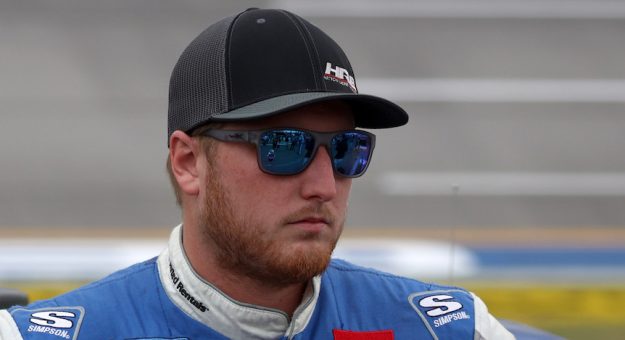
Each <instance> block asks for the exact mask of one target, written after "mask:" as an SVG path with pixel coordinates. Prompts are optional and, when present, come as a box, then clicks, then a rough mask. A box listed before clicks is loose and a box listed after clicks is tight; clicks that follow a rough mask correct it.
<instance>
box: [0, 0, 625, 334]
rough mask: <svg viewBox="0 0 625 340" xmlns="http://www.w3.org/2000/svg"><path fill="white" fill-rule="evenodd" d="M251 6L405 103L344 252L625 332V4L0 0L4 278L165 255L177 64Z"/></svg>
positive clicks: (503, 309)
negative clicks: (272, 12)
mask: <svg viewBox="0 0 625 340" xmlns="http://www.w3.org/2000/svg"><path fill="white" fill-rule="evenodd" d="M249 7H261V8H283V9H287V10H290V11H292V12H294V13H297V14H299V15H301V16H303V17H305V18H307V19H308V20H309V21H311V22H312V23H313V24H315V25H317V26H319V27H321V28H322V29H323V30H324V31H326V32H327V33H328V34H329V35H330V36H332V37H333V38H334V39H335V40H336V41H337V42H339V44H340V45H341V46H342V47H343V49H344V50H345V51H346V53H347V55H348V56H349V58H350V60H351V62H352V66H353V68H354V70H355V73H356V75H355V77H356V81H357V84H358V87H359V90H360V92H361V93H370V94H375V95H380V96H383V97H386V98H388V99H390V100H393V101H395V102H397V103H399V104H400V105H401V106H402V107H404V108H405V109H406V110H407V111H408V112H409V114H410V116H411V117H410V122H409V124H408V125H407V126H405V127H402V128H399V129H393V130H378V131H373V132H374V133H376V135H377V136H378V138H377V140H378V142H377V145H376V153H375V154H374V158H373V163H372V165H371V166H370V168H369V171H368V173H367V175H366V176H364V177H363V178H361V179H357V180H355V181H354V186H353V190H352V198H351V202H350V212H349V219H348V222H347V226H346V233H345V234H346V241H345V242H344V244H342V246H341V248H339V250H338V251H337V256H338V255H341V256H343V257H348V258H351V259H353V260H354V261H356V262H358V261H360V262H362V263H363V264H365V265H367V264H370V265H372V266H375V265H376V264H375V263H373V262H375V261H373V262H369V263H368V262H367V261H368V260H372V259H380V258H382V259H386V260H388V261H391V262H392V261H395V260H396V259H397V258H402V259H406V258H408V259H409V260H408V262H402V263H399V264H398V265H397V270H398V271H400V272H402V273H403V274H405V275H411V276H415V277H419V278H421V279H426V280H430V279H431V280H436V281H442V282H447V283H452V284H457V285H462V286H465V287H468V288H470V289H472V290H474V291H475V292H477V293H478V294H479V295H481V296H482V297H483V298H484V300H486V302H487V304H488V305H489V307H490V309H491V311H492V312H493V313H494V314H495V315H496V316H498V317H501V318H505V319H512V320H516V321H521V322H524V323H527V324H530V325H532V326H535V327H539V328H543V329H547V330H549V331H552V332H554V333H556V334H559V335H562V336H565V337H567V338H570V339H585V338H589V337H593V338H602V339H620V338H622V334H623V331H625V311H624V310H623V308H622V305H623V303H625V156H624V154H625V153H624V151H623V150H624V148H625V133H624V131H625V63H624V62H623V60H624V57H625V2H623V1H608V0H601V1H590V0H586V1H582V0H544V1H512V0H509V1H506V0H500V1H495V0H475V1H467V0H453V1H452V0H441V1H426V0H416V1H399V0H389V1H373V0H371V1H369V0H362V1H356V0H344V1H327V0H317V1H303V0H301V1H241V0H236V1H205V0H184V1H176V2H171V1H152V0H150V1H148V0H133V1H127V0H123V1H122V0H114V1H113V0H111V1H95V0H58V1H43V0H40V1H36V0H30V1H10V0H0V103H1V104H2V109H1V110H0V145H2V147H0V162H1V167H0V286H7V287H14V288H19V289H22V290H24V291H27V292H28V293H29V294H30V297H31V300H34V299H39V298H44V297H47V296H50V295H52V294H57V293H59V292H61V291H64V290H67V289H70V288H72V287H75V286H76V285H78V284H81V283H83V282H86V281H89V280H93V279H95V278H97V277H101V275H104V273H105V272H106V271H109V270H114V269H116V268H118V267H120V266H122V264H124V263H126V262H128V263H132V262H135V261H136V260H143V259H147V258H149V257H151V256H154V255H156V254H158V252H159V251H160V249H162V247H163V246H164V240H165V239H166V238H167V235H168V233H169V231H170V229H171V228H172V227H173V226H174V225H176V224H178V223H179V220H180V212H179V210H178V208H177V207H176V205H175V198H174V196H173V194H172V193H171V189H170V187H169V183H168V179H167V175H166V172H165V160H166V156H167V137H166V115H167V95H168V81H169V76H170V73H171V70H172V68H173V66H174V64H175V63H176V61H177V58H178V56H179V55H180V53H181V52H182V51H183V49H184V48H185V47H186V46H187V44H188V43H189V42H190V41H191V40H192V39H193V38H194V37H195V36H196V35H197V34H199V33H200V32H201V31H202V30H204V29H205V28H206V27H207V26H208V25H209V24H211V23H213V22H215V21H217V20H219V19H221V18H223V17H225V16H229V15H233V14H236V13H237V12H240V11H242V10H244V9H246V8H249ZM372 238H375V239H377V240H384V242H391V243H384V242H378V246H376V245H375V242H374V243H373V244H372V243H367V242H369V241H370V240H371V239H372ZM398 239H401V240H403V241H404V243H401V244H400V243H393V242H398V241H397V240H398ZM380 244H382V245H385V246H384V247H380V246H379V245H380ZM363 249H364V250H365V252H363V251H362V250H363ZM398 249H400V250H401V251H402V252H397V251H396V252H392V251H393V250H398ZM372 254H373V255H372ZM410 261H412V262H410ZM388 263H389V262H386V263H382V265H383V266H387V267H388ZM394 263H396V264H397V262H394Z"/></svg>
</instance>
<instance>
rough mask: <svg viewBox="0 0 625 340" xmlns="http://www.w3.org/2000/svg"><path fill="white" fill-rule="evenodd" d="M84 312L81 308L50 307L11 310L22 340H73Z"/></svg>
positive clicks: (76, 335)
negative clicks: (32, 338)
mask: <svg viewBox="0 0 625 340" xmlns="http://www.w3.org/2000/svg"><path fill="white" fill-rule="evenodd" d="M84 314H85V311H84V309H83V308H82V307H51V308H42V309H35V310H28V309H23V308H16V309H13V310H11V316H12V317H13V319H15V322H16V323H17V325H18V327H19V328H20V331H21V333H22V334H23V335H24V339H25V340H27V339H30V338H31V337H35V336H36V337H37V339H44V338H43V337H42V335H47V337H45V339H67V340H75V339H76V338H77V337H78V332H79V330H80V326H81V324H82V319H83V316H84Z"/></svg>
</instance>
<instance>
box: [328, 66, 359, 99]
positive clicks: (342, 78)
mask: <svg viewBox="0 0 625 340" xmlns="http://www.w3.org/2000/svg"><path fill="white" fill-rule="evenodd" d="M323 79H325V80H329V81H333V82H336V83H339V84H341V85H343V86H347V87H349V89H350V90H351V91H352V92H354V93H358V89H357V88H356V80H355V79H354V77H352V76H351V75H350V74H349V71H347V70H346V69H344V68H342V67H340V66H332V64H331V63H326V71H325V73H324V74H323Z"/></svg>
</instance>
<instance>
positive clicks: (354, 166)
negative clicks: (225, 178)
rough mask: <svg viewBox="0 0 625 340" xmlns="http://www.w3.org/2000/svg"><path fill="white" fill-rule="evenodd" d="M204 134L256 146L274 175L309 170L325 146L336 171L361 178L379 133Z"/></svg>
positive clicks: (273, 131) (263, 165)
mask: <svg viewBox="0 0 625 340" xmlns="http://www.w3.org/2000/svg"><path fill="white" fill-rule="evenodd" d="M200 135H201V136H208V137H213V138H215V139H217V140H220V141H223V142H245V143H252V144H255V145H256V149H257V150H258V157H257V158H258V166H259V167H260V169H261V170H262V171H264V172H266V173H269V174H272V175H295V174H299V173H300V172H302V171H304V170H306V168H307V167H308V166H309V165H310V163H311V161H312V160H313V159H314V158H315V154H316V153H317V149H318V148H319V146H320V145H324V146H325V147H326V150H328V154H329V155H330V158H331V159H332V169H333V170H334V173H335V174H339V175H340V176H343V177H350V178H352V177H360V176H362V174H364V173H365V171H366V170H367V167H368V166H369V162H370V160H371V154H372V153H373V148H374V147H375V135H373V134H371V133H369V132H366V131H361V130H347V131H337V132H316V131H308V130H302V129H295V128H275V129H267V130H257V131H232V130H218V129H210V130H207V131H205V132H202V133H200Z"/></svg>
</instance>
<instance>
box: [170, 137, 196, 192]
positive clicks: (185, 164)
mask: <svg viewBox="0 0 625 340" xmlns="http://www.w3.org/2000/svg"><path fill="white" fill-rule="evenodd" d="M199 151H200V145H199V142H198V141H197V139H194V138H191V137H190V136H189V135H187V134H186V133H184V132H182V131H180V130H178V131H174V133H172V135H171V137H169V160H170V161H171V170H172V173H173V174H174V177H175V178H176V181H177V182H178V186H179V187H180V190H181V191H182V192H183V193H185V194H187V195H191V196H197V195H198V194H199V192H200V169H198V165H199V164H200V163H199V162H198V161H199V159H198V157H199V156H200V153H199Z"/></svg>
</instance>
